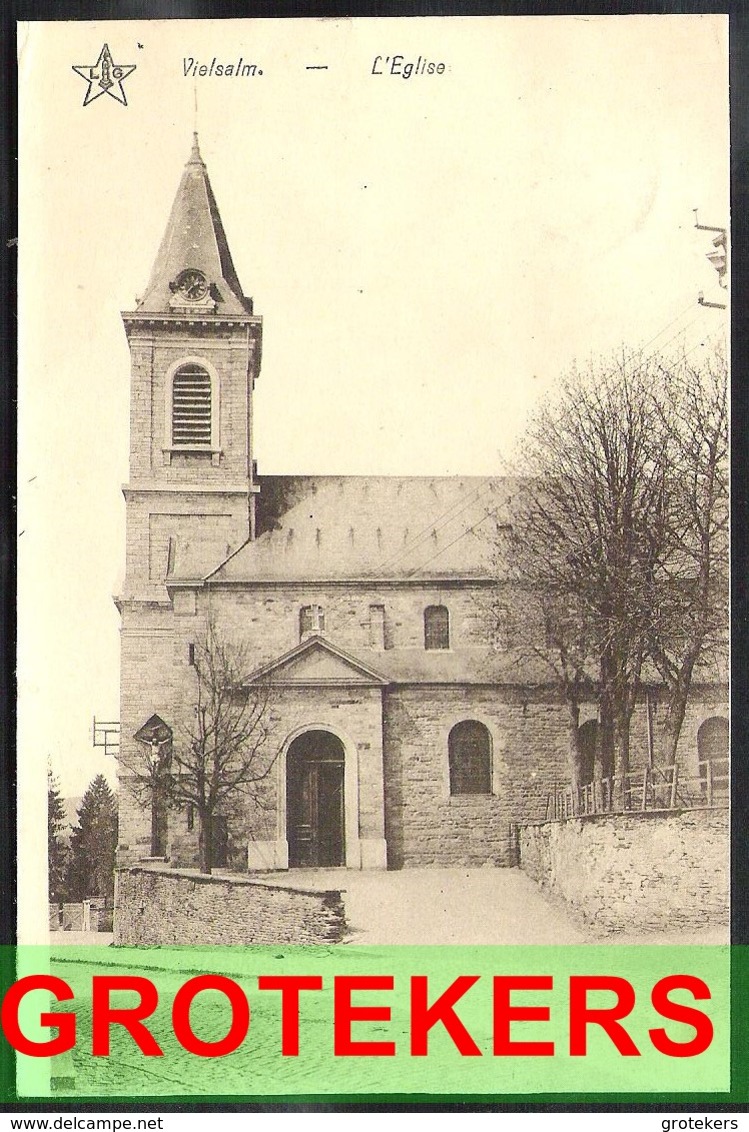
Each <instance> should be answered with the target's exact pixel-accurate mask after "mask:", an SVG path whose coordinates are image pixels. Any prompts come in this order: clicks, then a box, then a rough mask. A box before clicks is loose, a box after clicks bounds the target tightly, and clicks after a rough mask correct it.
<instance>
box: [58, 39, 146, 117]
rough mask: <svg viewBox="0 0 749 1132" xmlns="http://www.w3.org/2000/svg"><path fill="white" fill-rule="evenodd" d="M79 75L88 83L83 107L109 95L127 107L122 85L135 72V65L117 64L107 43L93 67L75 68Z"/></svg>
mask: <svg viewBox="0 0 749 1132" xmlns="http://www.w3.org/2000/svg"><path fill="white" fill-rule="evenodd" d="M73 70H74V71H75V73H76V74H77V75H80V76H81V78H82V79H85V80H86V82H87V83H88V90H87V91H86V97H85V98H84V100H83V105H84V106H88V104H89V102H93V101H94V99H95V98H99V97H100V96H101V95H102V94H108V95H110V96H111V97H112V98H114V99H116V101H117V102H121V103H122V105H123V106H127V98H126V96H125V91H124V90H123V89H122V84H123V82H124V81H125V79H126V78H127V76H128V75H129V74H131V73H132V72H133V71H134V70H135V63H131V64H130V63H115V61H114V60H113V58H112V52H111V51H110V50H109V47H108V46H107V44H106V43H105V44H104V46H103V47H102V49H101V51H100V52H99V58H98V59H97V60H96V62H95V63H94V65H93V67H85V66H80V67H73Z"/></svg>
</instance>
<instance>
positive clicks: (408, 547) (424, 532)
mask: <svg viewBox="0 0 749 1132" xmlns="http://www.w3.org/2000/svg"><path fill="white" fill-rule="evenodd" d="M693 307H694V302H693V301H691V302H690V303H689V304H688V305H687V306H686V307H684V309H683V310H682V311H680V312H679V314H677V315H676V316H675V317H674V318H672V319H671V321H670V322H667V323H666V325H665V326H663V327H662V328H661V329H660V330H659V331H658V333H657V334H654V335H653V337H652V338H650V339H649V340H648V341H647V342H646V343H645V345H644V346H642V347H641V348H640V349H641V352H642V353H644V352H645V350H646V349H647V348H648V346H650V345H652V343H653V342H655V341H656V339H657V338H660V337H661V335H663V334H665V333H666V331H667V330H670V329H671V327H672V326H673V325H674V323H676V322H678V321H679V319H681V318H683V317H684V315H685V314H686V313H687V312H688V311H690V310H692V309H693ZM701 313H702V312H700V313H698V315H697V317H696V318H694V319H692V321H691V322H690V323H689V324H688V325H687V326H686V327H682V328H680V329H679V330H678V331H677V332H676V334H675V335H673V337H671V338H669V340H668V342H667V343H666V344H665V346H661V347H658V349H664V350H665V349H666V348H667V347H668V346H669V345H670V344H671V342H673V341H674V339H675V338H678V336H679V334H681V333H682V332H683V331H686V330H688V329H690V328H691V327H692V326H693V325H694V324H695V322H697V320H698V319H699V318H700V315H701ZM655 353H656V350H654V351H652V353H651V355H650V357H651V358H652V356H653V355H654V354H655ZM613 373H614V370H611V371H610V372H609V373H608V374H604V376H605V377H611V376H612V375H613ZM495 478H496V477H495V476H486V477H484V478H483V479H482V480H481V482H480V483H479V484H478V486H477V487H476V488H475V489H474V491H473V492H472V493H471V495H470V496H469V497H468V498H467V499H465V500H463V501H462V506H460V507H458V509H457V510H456V511H455V513H454V514H450V512H452V511H453V510H454V509H455V507H456V505H457V504H458V503H460V502H461V500H457V499H456V500H455V502H454V503H452V504H450V506H449V507H448V508H447V509H446V510H445V511H443V512H441V513H440V514H438V515H437V516H436V518H435V519H434V520H432V522H430V523H429V524H427V526H425V527H423V528H422V529H421V530H420V531H419V532H417V534H415V535H414V536H413V538H411V539H409V540H408V542H407V543H406V544H405V545H404V546H403V547H402V549H401V550H399V551H396V552H395V553H394V554H391V555H389V556H388V557H387V558H384V559H382V560H381V561H380V562H379V563H378V565H377V566H376V567H375V573H378V574H379V573H383V574H384V573H385V572H386V569H390V567H391V566H392V565H394V564H395V563H397V562H398V561H399V560H400V559H401V558H403V557H404V556H406V555H408V554H410V553H412V551H414V550H416V549H417V548H418V547H419V546H420V545H421V544H422V543H423V542H425V541H427V540H428V539H429V538H431V536H432V531H438V530H441V529H442V528H443V527H444V526H446V525H448V523H450V522H452V521H453V519H456V518H457V517H458V516H459V515H460V514H462V513H463V511H465V510H466V508H468V507H470V506H472V504H473V503H475V502H478V500H479V499H480V498H481V497H482V495H483V494H485V493H484V492H483V490H482V489H483V488H484V487H486V486H487V485H488V484H490V483H491V482H493V481H494V480H495ZM448 516H449V518H448ZM485 517H486V516H484V518H485ZM443 519H444V520H445V522H443V521H442V520H443ZM480 522H483V519H481V520H480ZM472 529H473V528H472V527H469V528H468V529H467V530H466V531H464V532H463V534H468V533H469V532H470V531H471V530H472ZM462 537H463V535H459V536H458V538H462ZM456 541H458V540H457V539H456V540H454V541H453V542H452V543H449V544H448V545H449V546H453V545H454V543H455V542H456ZM443 549H447V547H445V548H443ZM441 553H442V551H441V550H439V551H437V552H436V554H435V555H433V556H432V558H429V559H427V562H426V563H424V564H423V565H427V564H428V563H429V562H431V561H432V559H433V558H434V557H436V556H437V555H438V554H441ZM421 568H423V567H417V569H421ZM412 573H413V571H412ZM410 576H411V575H410V574H409V577H410Z"/></svg>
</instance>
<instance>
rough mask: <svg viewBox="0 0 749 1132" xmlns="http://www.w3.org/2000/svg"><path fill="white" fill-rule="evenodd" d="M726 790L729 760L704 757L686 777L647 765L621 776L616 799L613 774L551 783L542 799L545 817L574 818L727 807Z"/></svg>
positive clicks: (669, 768)
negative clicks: (583, 781)
mask: <svg viewBox="0 0 749 1132" xmlns="http://www.w3.org/2000/svg"><path fill="white" fill-rule="evenodd" d="M729 789H730V774H729V759H728V757H725V758H720V759H706V760H704V761H703V762H700V763H699V764H698V774H697V775H696V776H694V777H689V776H688V775H686V774H685V773H684V771H683V770H680V769H679V767H678V766H677V765H673V766H661V767H658V766H647V767H645V768H644V769H643V770H638V771H634V772H633V773H631V774H627V775H625V779H624V790H623V792H622V793H623V797H622V798H621V799H618V798H617V789H616V781H615V779H614V778H613V777H611V778H602V779H599V780H598V781H596V782H589V783H587V785H585V786H581V787H580V789H579V790H578V791H577V792H576V795H575V791H573V789H572V787H571V786H569V785H567V786H561V785H560V786H555V787H554V789H553V790H552V791H551V792H550V793H549V795H548V797H547V800H546V820H547V821H553V820H560V819H562V818H571V817H577V816H579V815H580V814H605V813H612V812H614V811H616V812H622V811H624V812H627V813H636V812H638V811H643V810H688V809H694V808H695V807H697V806H727V805H728V797H729Z"/></svg>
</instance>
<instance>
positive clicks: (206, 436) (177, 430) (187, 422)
mask: <svg viewBox="0 0 749 1132" xmlns="http://www.w3.org/2000/svg"><path fill="white" fill-rule="evenodd" d="M212 435H213V405H212V393H211V377H210V374H209V373H208V371H207V370H205V369H204V368H203V367H202V366H199V365H196V364H195V363H194V362H189V363H187V364H186V365H183V366H180V368H179V369H178V370H177V372H176V373H175V375H174V377H173V378H172V444H174V445H177V446H185V447H189V448H210V447H211V441H212Z"/></svg>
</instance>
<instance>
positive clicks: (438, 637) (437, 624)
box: [424, 605, 450, 649]
mask: <svg viewBox="0 0 749 1132" xmlns="http://www.w3.org/2000/svg"><path fill="white" fill-rule="evenodd" d="M424 648H425V649H449V648H450V614H449V613H448V611H447V609H446V608H445V606H444V605H428V606H427V608H426V609H425V610H424Z"/></svg>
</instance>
